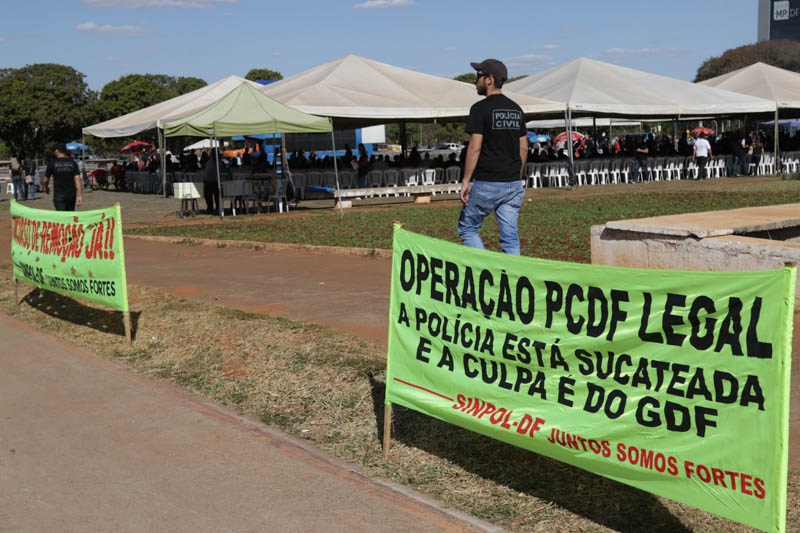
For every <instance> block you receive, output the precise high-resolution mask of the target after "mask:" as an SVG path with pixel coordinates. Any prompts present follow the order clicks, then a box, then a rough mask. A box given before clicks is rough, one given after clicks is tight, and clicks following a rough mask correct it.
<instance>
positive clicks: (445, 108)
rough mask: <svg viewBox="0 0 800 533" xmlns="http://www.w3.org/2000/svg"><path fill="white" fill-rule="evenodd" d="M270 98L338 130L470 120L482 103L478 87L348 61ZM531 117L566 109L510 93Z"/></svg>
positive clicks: (280, 87)
mask: <svg viewBox="0 0 800 533" xmlns="http://www.w3.org/2000/svg"><path fill="white" fill-rule="evenodd" d="M262 91H263V92H264V94H266V95H267V96H269V97H271V98H274V99H275V100H277V101H279V102H281V103H282V104H284V105H288V106H290V107H293V108H295V109H299V110H300V111H304V112H306V113H312V114H314V115H321V116H326V117H332V118H333V120H334V124H335V125H336V126H337V127H353V126H364V125H369V124H382V123H386V122H403V121H408V122H427V121H431V120H446V119H458V118H461V119H463V118H466V117H467V116H468V115H469V108H470V107H471V106H472V104H474V103H475V102H477V101H478V100H480V99H481V96H479V95H478V94H477V93H476V91H475V87H474V86H473V85H470V84H468V83H463V82H460V81H455V80H449V79H447V78H441V77H439V76H432V75H430V74H422V73H419V72H415V71H413V70H408V69H404V68H400V67H395V66H392V65H387V64H385V63H379V62H377V61H373V60H370V59H366V58H363V57H359V56H356V55H348V56H345V57H342V58H340V59H337V60H336V61H333V62H331V63H327V64H325V65H321V66H318V67H316V68H313V69H311V70H308V71H306V72H303V73H300V74H296V75H294V76H291V77H289V78H286V79H284V80H281V81H278V82H275V83H271V84H269V85H266V86H264V87H263V89H262ZM507 94H508V96H509V97H510V98H511V99H512V100H514V101H515V102H516V103H517V104H518V105H519V106H520V107H521V108H522V110H523V112H525V114H526V115H528V116H532V115H536V114H549V115H551V116H558V115H560V114H563V112H564V105H563V104H560V103H557V102H552V101H548V100H544V99H542V98H539V97H537V96H524V95H514V94H509V93H507Z"/></svg>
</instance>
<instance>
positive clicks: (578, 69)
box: [505, 57, 775, 117]
mask: <svg viewBox="0 0 800 533" xmlns="http://www.w3.org/2000/svg"><path fill="white" fill-rule="evenodd" d="M505 88H507V89H508V90H509V91H512V92H517V93H522V94H527V95H535V96H538V97H541V98H547V99H549V100H555V101H557V102H563V103H565V104H567V105H568V106H569V110H570V111H571V112H572V113H580V114H597V115H606V116H636V117H653V116H669V117H681V116H684V117H685V116H687V115H731V114H740V113H764V112H770V113H773V112H774V111H775V102H774V101H769V100H764V99H761V98H756V97H754V96H748V95H744V94H740V93H734V92H730V91H724V90H721V89H715V88H713V87H706V86H702V85H697V84H694V83H690V82H688V81H683V80H678V79H675V78H668V77H666V76H659V75H657V74H650V73H647V72H642V71H639V70H634V69H630V68H626V67H620V66H617V65H611V64H609V63H603V62H601V61H595V60H593V59H587V58H585V57H582V58H579V59H576V60H574V61H571V62H569V63H567V64H565V65H561V66H558V67H554V68H552V69H550V70H546V71H544V72H541V73H539V74H534V75H532V76H527V77H525V78H523V79H521V80H517V81H514V82H511V83H508V84H507V85H506V86H505Z"/></svg>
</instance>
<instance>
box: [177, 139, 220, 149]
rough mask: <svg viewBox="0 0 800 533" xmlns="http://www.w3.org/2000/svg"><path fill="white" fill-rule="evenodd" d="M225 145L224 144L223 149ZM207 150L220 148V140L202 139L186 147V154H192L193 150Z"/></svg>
mask: <svg viewBox="0 0 800 533" xmlns="http://www.w3.org/2000/svg"><path fill="white" fill-rule="evenodd" d="M224 146H225V143H223V147H224ZM207 148H219V140H217V139H202V140H199V141H197V142H196V143H194V144H190V145H189V146H184V147H183V151H184V152H191V151H192V150H204V149H207Z"/></svg>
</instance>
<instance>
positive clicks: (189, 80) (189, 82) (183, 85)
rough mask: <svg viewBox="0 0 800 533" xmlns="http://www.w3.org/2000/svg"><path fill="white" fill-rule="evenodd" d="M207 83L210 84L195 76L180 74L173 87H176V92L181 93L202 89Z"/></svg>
mask: <svg viewBox="0 0 800 533" xmlns="http://www.w3.org/2000/svg"><path fill="white" fill-rule="evenodd" d="M206 85H208V83H206V81H205V80H201V79H200V78H195V77H193V76H186V77H184V76H180V77H178V78H177V79H176V80H175V84H174V85H173V88H174V89H175V92H176V93H178V94H179V95H180V94H186V93H190V92H192V91H196V90H197V89H202V88H203V87H205V86H206Z"/></svg>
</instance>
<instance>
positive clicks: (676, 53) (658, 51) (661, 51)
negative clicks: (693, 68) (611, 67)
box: [602, 48, 688, 59]
mask: <svg viewBox="0 0 800 533" xmlns="http://www.w3.org/2000/svg"><path fill="white" fill-rule="evenodd" d="M687 52H688V50H686V49H685V48H607V49H606V51H605V52H603V54H602V55H603V56H604V57H609V58H613V59H625V58H629V57H650V56H666V57H680V56H684V55H686V54H687Z"/></svg>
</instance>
